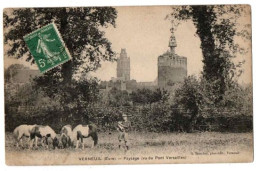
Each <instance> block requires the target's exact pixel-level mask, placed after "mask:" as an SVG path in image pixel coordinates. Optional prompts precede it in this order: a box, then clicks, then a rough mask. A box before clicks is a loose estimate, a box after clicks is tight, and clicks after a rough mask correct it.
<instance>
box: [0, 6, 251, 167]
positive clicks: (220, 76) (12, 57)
mask: <svg viewBox="0 0 260 171" xmlns="http://www.w3.org/2000/svg"><path fill="white" fill-rule="evenodd" d="M3 16H4V18H3V22H4V23H3V26H4V28H3V29H4V31H3V32H4V35H3V38H4V92H5V99H4V102H5V157H6V164H7V165H93V164H94V165H101V164H159V163H169V164H175V163H241V162H243V163H244V162H252V161H253V155H254V150H253V149H254V147H253V86H252V85H253V84H252V81H253V80H252V52H251V46H252V45H251V9H250V6H249V5H196V6H193V5H182V6H131V7H126V6H125V7H123V6H122V7H63V8H6V9H4V13H3Z"/></svg>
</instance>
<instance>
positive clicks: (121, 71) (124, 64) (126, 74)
mask: <svg viewBox="0 0 260 171" xmlns="http://www.w3.org/2000/svg"><path fill="white" fill-rule="evenodd" d="M117 79H118V80H122V81H129V80H130V58H129V57H127V53H126V49H121V53H120V57H119V59H118V60H117Z"/></svg>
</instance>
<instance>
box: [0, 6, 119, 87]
mask: <svg viewBox="0 0 260 171" xmlns="http://www.w3.org/2000/svg"><path fill="white" fill-rule="evenodd" d="M9 13H11V14H9ZM116 17H117V12H116V10H115V9H114V8H111V7H103V8H98V7H88V8H20V9H14V10H8V11H5V12H4V27H5V29H6V30H7V32H6V33H5V43H6V44H7V43H8V44H9V45H10V49H9V50H8V53H7V54H8V55H10V56H16V58H21V57H23V56H24V55H26V56H27V59H26V60H27V61H30V62H31V63H35V61H34V59H33V58H32V56H31V54H30V53H28V48H27V46H26V45H25V42H24V40H23V36H25V35H26V34H29V33H31V32H32V31H34V30H36V29H38V28H40V27H42V26H44V25H47V24H49V23H51V22H54V23H55V24H56V25H57V27H58V30H59V32H60V34H61V36H62V38H63V40H64V42H65V44H66V46H67V48H68V49H69V51H70V53H71V55H72V60H71V61H69V62H67V63H65V64H63V65H62V66H60V67H56V68H55V69H53V70H51V71H49V72H47V73H45V74H44V75H43V76H42V77H41V79H40V83H41V85H42V84H43V81H42V80H44V82H45V83H46V84H45V85H48V84H49V81H48V80H52V79H55V80H56V81H62V82H63V83H65V84H66V83H70V82H71V80H72V78H73V75H74V74H76V73H77V72H79V70H80V71H82V72H89V71H93V70H95V69H97V68H98V67H99V66H100V62H101V60H109V61H112V60H114V52H113V51H112V49H111V43H110V42H109V41H108V40H107V39H106V38H105V37H104V32H103V31H101V30H100V28H101V27H108V26H109V25H112V26H115V19H116Z"/></svg>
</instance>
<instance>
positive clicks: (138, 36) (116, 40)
mask: <svg viewBox="0 0 260 171" xmlns="http://www.w3.org/2000/svg"><path fill="white" fill-rule="evenodd" d="M116 10H117V11H118V17H117V19H116V27H115V28H114V27H112V26H111V27H108V28H106V29H103V30H104V31H105V37H106V38H108V40H109V41H110V42H111V43H112V49H113V50H114V51H115V52H117V53H118V54H117V57H119V53H120V51H121V48H125V49H126V52H127V54H128V56H129V57H130V61H131V62H130V68H131V72H130V77H131V79H135V80H137V81H139V82H146V81H154V80H156V78H157V59H158V56H159V55H162V54H163V53H165V52H166V51H167V50H168V49H169V47H168V43H169V38H170V35H171V32H170V28H171V22H170V21H169V20H165V17H166V15H167V14H169V13H171V7H170V6H150V7H140V6H139V7H116ZM247 21H250V20H248V18H247ZM245 22H246V21H245V20H241V23H245ZM195 32H196V28H195V26H194V24H193V23H192V21H187V22H182V23H181V24H180V25H179V26H178V27H177V28H176V31H175V33H174V34H175V37H176V41H177V47H176V50H175V52H176V54H178V55H180V56H185V57H187V61H188V64H187V65H188V66H187V68H188V75H196V76H199V75H200V73H201V71H202V67H203V63H202V52H201V49H200V40H199V37H198V36H197V35H196V33H195ZM250 45H251V44H250ZM250 45H248V44H246V46H250ZM243 59H245V60H246V63H245V64H244V74H243V75H242V76H241V77H240V78H239V82H242V83H251V81H252V80H251V69H252V68H251V53H248V54H247V55H246V56H239V57H238V58H237V59H236V62H237V61H242V60H243ZM11 63H23V64H25V65H26V66H29V67H31V68H37V67H36V66H35V65H33V66H32V65H30V63H28V62H24V59H20V60H17V59H10V58H9V57H7V56H6V55H5V66H8V65H10V64H11ZM91 75H93V76H97V77H98V78H99V79H101V80H110V79H111V77H116V62H114V63H112V62H102V63H101V68H99V69H98V70H97V71H96V72H95V73H91Z"/></svg>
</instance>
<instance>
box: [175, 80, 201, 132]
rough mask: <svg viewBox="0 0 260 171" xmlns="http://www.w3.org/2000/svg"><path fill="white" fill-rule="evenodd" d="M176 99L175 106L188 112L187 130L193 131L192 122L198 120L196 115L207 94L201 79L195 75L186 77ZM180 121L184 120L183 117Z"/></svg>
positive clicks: (176, 94) (176, 92)
mask: <svg viewBox="0 0 260 171" xmlns="http://www.w3.org/2000/svg"><path fill="white" fill-rule="evenodd" d="M174 100H175V104H174V106H175V108H176V107H177V108H180V109H185V113H186V112H187V113H188V115H189V119H188V120H189V121H188V122H187V123H188V124H189V125H187V126H188V128H187V131H191V129H192V124H193V123H194V122H196V117H197V116H198V114H199V112H200V110H201V108H203V105H205V95H204V92H203V88H202V87H201V84H200V81H199V80H198V79H197V78H196V77H194V76H188V77H187V78H185V79H184V82H183V83H182V85H181V86H180V87H179V88H178V89H176V91H175V96H174ZM174 112H176V111H174ZM180 122H183V121H182V119H181V120H180Z"/></svg>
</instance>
